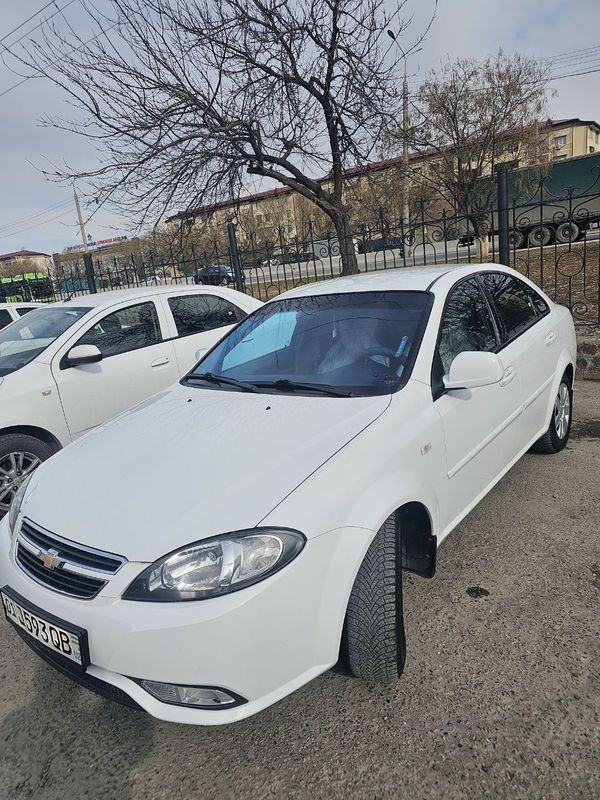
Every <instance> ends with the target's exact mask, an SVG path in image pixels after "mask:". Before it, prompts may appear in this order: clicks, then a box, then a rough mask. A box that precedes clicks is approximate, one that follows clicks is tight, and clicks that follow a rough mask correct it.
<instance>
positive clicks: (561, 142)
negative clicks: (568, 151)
mask: <svg viewBox="0 0 600 800" xmlns="http://www.w3.org/2000/svg"><path fill="white" fill-rule="evenodd" d="M566 144H567V137H566V136H555V137H554V147H556V149H557V150H558V149H559V148H560V147H565V146H566Z"/></svg>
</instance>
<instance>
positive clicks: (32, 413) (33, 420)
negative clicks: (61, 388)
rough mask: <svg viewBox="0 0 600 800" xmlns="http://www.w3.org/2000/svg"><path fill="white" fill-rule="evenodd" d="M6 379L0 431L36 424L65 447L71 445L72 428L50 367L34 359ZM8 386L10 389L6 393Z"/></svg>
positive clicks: (0, 404) (1, 394) (0, 393)
mask: <svg viewBox="0 0 600 800" xmlns="http://www.w3.org/2000/svg"><path fill="white" fill-rule="evenodd" d="M7 378H8V379H9V380H7V381H6V382H7V386H6V387H3V386H0V398H1V400H0V433H1V432H2V430H3V429H5V428H12V427H22V426H28V427H36V428H41V429H42V430H44V431H47V432H48V433H49V434H51V435H52V436H53V437H54V438H55V439H57V440H58V441H59V442H60V444H61V445H62V446H63V447H65V446H66V445H67V444H69V442H70V441H71V436H70V433H69V428H68V426H67V422H66V419H65V415H64V413H63V408H62V405H61V402H60V396H59V393H58V389H57V386H56V383H55V381H54V379H53V377H52V373H51V372H50V370H49V368H48V366H47V365H46V364H41V363H39V362H38V361H32V362H30V363H29V364H27V365H26V366H24V367H23V368H22V369H20V370H17V371H16V372H13V373H11V374H10V375H8V376H7ZM0 383H2V378H0ZM5 388H6V389H8V390H9V391H6V392H4V391H3V389H5Z"/></svg>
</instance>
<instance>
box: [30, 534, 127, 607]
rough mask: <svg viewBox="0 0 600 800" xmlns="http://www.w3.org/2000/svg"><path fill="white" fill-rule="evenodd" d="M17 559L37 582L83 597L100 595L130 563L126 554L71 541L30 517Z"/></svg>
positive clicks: (85, 598)
mask: <svg viewBox="0 0 600 800" xmlns="http://www.w3.org/2000/svg"><path fill="white" fill-rule="evenodd" d="M15 560H16V562H17V564H18V566H19V567H20V568H21V569H22V570H23V572H25V573H26V574H27V575H29V577H30V578H32V579H33V580H35V581H37V583H41V584H42V585H43V586H46V587H48V588H49V589H52V590H53V591H55V592H61V593H62V594H67V595H69V596H70V597H76V598H78V599H80V600H91V599H92V598H94V597H96V595H97V594H98V592H99V591H100V590H101V589H102V588H103V587H104V586H106V584H107V582H108V579H109V577H110V576H111V575H114V574H115V573H116V572H118V570H119V569H120V568H121V567H122V566H123V564H124V563H125V562H126V559H125V558H123V556H118V555H115V554H114V553H105V552H103V551H101V550H95V549H93V548H90V547H85V546H84V545H79V544H77V543H76V542H71V541H68V540H67V539H63V538H62V537H60V536H57V535H56V534H54V533H51V532H50V531H47V530H45V529H44V528H40V527H39V526H38V525H36V524H35V523H33V522H31V521H30V520H27V519H26V520H23V522H22V524H21V528H20V530H19V533H18V534H17V543H16V549H15Z"/></svg>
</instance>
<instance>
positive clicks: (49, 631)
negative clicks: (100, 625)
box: [0, 592, 83, 666]
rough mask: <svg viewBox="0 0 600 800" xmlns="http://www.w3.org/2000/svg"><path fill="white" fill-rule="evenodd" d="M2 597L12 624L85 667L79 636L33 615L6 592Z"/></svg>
mask: <svg viewBox="0 0 600 800" xmlns="http://www.w3.org/2000/svg"><path fill="white" fill-rule="evenodd" d="M0 595H1V596H2V602H3V603H4V612H5V614H6V617H7V619H8V620H9V621H10V622H12V623H13V624H14V625H18V627H19V628H22V629H23V630H24V631H27V633H28V634H29V635H30V636H33V638H34V639H37V640H38V642H41V643H42V644H45V645H46V647H49V648H50V650H54V652H55V653H58V654H59V655H61V656H64V657H65V658H70V659H71V661H75V663H77V664H79V665H81V666H83V658H82V653H81V641H80V638H79V634H77V633H72V632H71V631H66V630H65V629H64V628H61V627H60V626H59V625H56V624H55V623H53V622H50V621H49V620H47V619H43V617H40V616H38V615H37V614H34V613H32V612H31V611H29V610H28V609H26V608H24V607H23V606H22V605H21V604H20V603H17V602H16V600H13V598H12V597H9V596H8V595H7V594H5V593H4V592H0Z"/></svg>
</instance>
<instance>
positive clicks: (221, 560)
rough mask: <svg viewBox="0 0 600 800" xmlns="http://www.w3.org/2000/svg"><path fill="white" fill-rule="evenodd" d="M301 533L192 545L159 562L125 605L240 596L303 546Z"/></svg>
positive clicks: (267, 532)
mask: <svg viewBox="0 0 600 800" xmlns="http://www.w3.org/2000/svg"><path fill="white" fill-rule="evenodd" d="M305 541H306V539H305V538H304V536H303V535H302V534H301V533H299V532H298V531H292V530H287V529H280V528H255V529H253V530H249V531H237V532H236V533H227V534H225V535H223V536H217V537H215V538H214V539H207V540H205V541H203V542H197V543H195V544H190V545H188V546H187V547H184V548H182V549H180V550H176V551H175V552H173V553H170V554H169V555H167V556H165V557H164V558H161V559H159V560H158V561H155V562H154V564H151V565H150V566H149V567H148V568H147V569H146V570H144V572H142V574H141V575H140V576H139V577H138V578H136V579H135V580H134V581H133V583H132V584H131V585H130V586H129V588H128V589H127V590H126V592H125V594H124V595H123V599H124V600H145V601H157V602H165V601H177V600H205V599H206V598H208V597H217V596H218V595H222V594H227V593H229V592H236V591H238V589H244V588H245V587H246V586H250V585H251V584H253V583H257V582H258V581H262V580H263V579H264V578H267V577H268V576H269V575H273V573H275V572H277V571H278V570H280V569H281V568H282V567H285V565H286V564H289V563H290V561H291V560H292V559H293V558H295V557H296V556H297V555H298V553H299V552H300V551H301V550H302V548H303V547H304V543H305Z"/></svg>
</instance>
